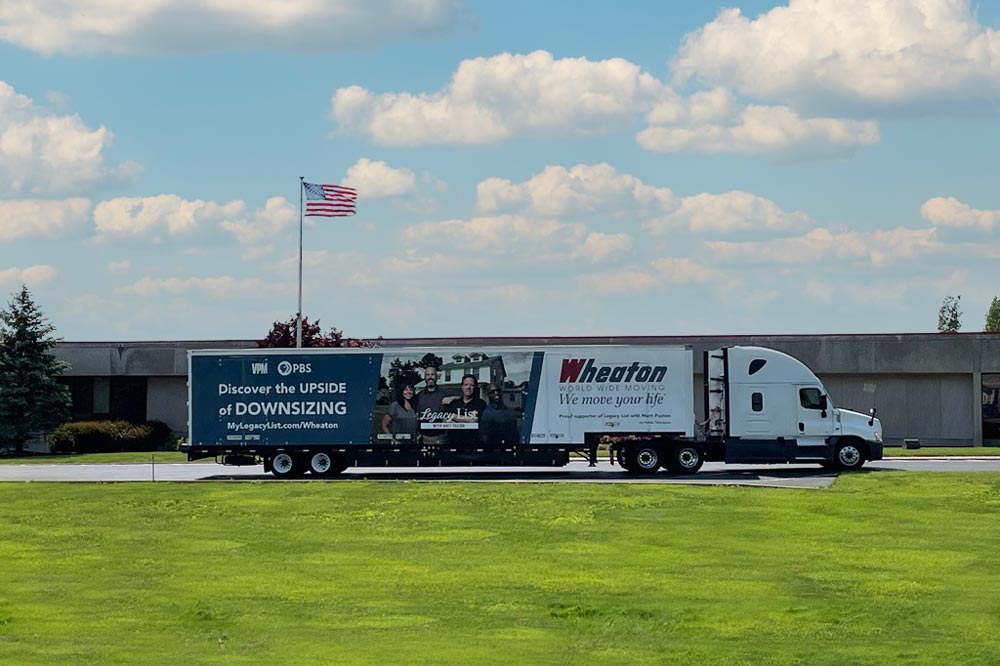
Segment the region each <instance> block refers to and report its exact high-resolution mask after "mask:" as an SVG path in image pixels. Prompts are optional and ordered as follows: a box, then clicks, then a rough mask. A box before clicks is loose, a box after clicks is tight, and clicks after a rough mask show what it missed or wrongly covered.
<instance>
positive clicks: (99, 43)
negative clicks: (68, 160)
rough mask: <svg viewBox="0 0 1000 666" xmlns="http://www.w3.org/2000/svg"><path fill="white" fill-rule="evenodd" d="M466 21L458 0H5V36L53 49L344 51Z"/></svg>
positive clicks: (1, 33) (1, 12)
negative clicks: (250, 0) (135, 0)
mask: <svg viewBox="0 0 1000 666" xmlns="http://www.w3.org/2000/svg"><path fill="white" fill-rule="evenodd" d="M468 22H469V16H468V13H467V11H466V9H465V3H464V2H462V1H461V0H367V1H366V2H363V3H361V2H352V1H351V0H323V1H322V2H319V1H317V0H257V1H256V2H236V1H234V0H146V1H145V2H131V1H130V0H74V1H73V2H65V0H33V1H32V2H30V3H23V2H12V1H9V0H7V1H4V2H0V39H2V40H4V41H8V42H11V43H13V44H17V45H19V46H22V47H24V48H27V49H30V50H32V51H37V52H39V53H43V54H46V55H51V54H54V53H101V52H110V53H127V54H136V53H165V52H166V53H170V52H173V53H189V52H192V51H195V52H197V51H202V52H204V51H216V50H220V49H243V50H247V49H255V50H259V49H281V50H290V51H308V52H321V51H345V50H350V49H357V48H371V47H372V46H373V45H375V44H377V43H379V42H384V41H386V40H390V39H396V38H401V37H430V36H434V35H439V34H443V33H448V32H451V31H453V30H455V29H456V28H458V27H461V26H462V25H464V24H467V23H468Z"/></svg>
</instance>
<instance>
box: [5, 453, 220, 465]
mask: <svg viewBox="0 0 1000 666" xmlns="http://www.w3.org/2000/svg"><path fill="white" fill-rule="evenodd" d="M150 456H155V458H156V462H157V463H179V462H187V454H186V453H181V452H180V451H156V452H155V453H150V452H145V453H76V454H67V455H34V456H24V457H21V458H0V465H52V464H57V463H75V464H78V465H81V464H98V463H104V464H107V463H146V464H149V462H150V460H149V459H150ZM205 462H213V460H212V459H211V458H209V459H208V460H207V461H205Z"/></svg>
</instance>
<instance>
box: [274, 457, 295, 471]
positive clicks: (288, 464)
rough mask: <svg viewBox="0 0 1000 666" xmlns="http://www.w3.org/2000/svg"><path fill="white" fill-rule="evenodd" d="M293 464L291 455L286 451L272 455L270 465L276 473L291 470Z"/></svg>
mask: <svg viewBox="0 0 1000 666" xmlns="http://www.w3.org/2000/svg"><path fill="white" fill-rule="evenodd" d="M293 464H294V463H293V462H292V457H291V456H290V455H288V454H287V453H279V454H278V455H276V456H274V460H272V461H271V467H273V468H274V471H275V472H277V473H278V474H288V473H289V472H291V471H292V465H293Z"/></svg>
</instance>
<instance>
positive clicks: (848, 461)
mask: <svg viewBox="0 0 1000 666" xmlns="http://www.w3.org/2000/svg"><path fill="white" fill-rule="evenodd" d="M834 464H835V465H836V466H837V469H839V470H841V471H844V472H854V471H857V470H859V469H861V467H862V465H864V464H865V450H864V447H862V446H861V445H860V444H858V443H857V442H855V441H854V440H850V439H849V440H847V441H846V442H841V443H840V444H837V452H836V454H834Z"/></svg>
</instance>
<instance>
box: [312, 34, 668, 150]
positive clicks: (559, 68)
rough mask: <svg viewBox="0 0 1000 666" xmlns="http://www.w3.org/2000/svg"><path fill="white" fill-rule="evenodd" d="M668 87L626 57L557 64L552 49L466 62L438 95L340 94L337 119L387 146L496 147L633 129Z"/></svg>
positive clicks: (356, 90) (335, 105)
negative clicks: (541, 136)
mask: <svg viewBox="0 0 1000 666" xmlns="http://www.w3.org/2000/svg"><path fill="white" fill-rule="evenodd" d="M665 90H666V87H665V86H664V85H663V84H662V83H661V82H660V81H659V80H657V79H656V78H655V77H653V76H651V75H650V74H647V73H645V72H643V71H642V70H641V68H640V67H639V66H638V65H635V64H633V63H630V62H628V61H626V60H623V59H621V58H612V59H609V60H602V61H591V60H587V59H586V58H561V59H555V58H553V57H552V54H551V53H548V52H546V51H535V52H534V53H530V54H528V55H519V54H518V55H513V54H510V53H504V54H501V55H497V56H493V57H491V58H474V59H471V60H465V61H463V62H462V63H461V64H460V65H459V66H458V69H457V70H456V71H455V74H454V75H453V76H452V79H451V82H450V83H449V84H448V85H447V86H446V87H445V88H443V89H442V90H440V91H438V92H435V93H430V94H427V93H421V94H418V95H414V94H411V93H408V92H403V93H386V94H382V95H377V96H376V95H375V94H373V93H371V92H370V91H368V90H365V89H364V88H360V87H358V86H351V87H348V88H340V89H339V90H337V91H336V92H335V93H334V95H333V99H332V112H331V117H332V118H333V119H334V120H336V121H337V123H338V124H339V125H340V128H341V129H342V130H344V131H347V132H355V133H362V134H368V135H370V136H371V137H372V139H373V140H374V141H375V142H376V143H380V144H385V145H419V144H431V143H451V144H476V143H492V142H495V141H499V140H501V139H506V138H509V137H511V136H514V135H517V134H531V133H539V132H542V131H548V132H555V133H559V134H600V133H605V132H608V131H610V130H612V129H623V128H628V127H631V126H632V124H633V123H634V121H635V114H636V113H638V112H641V111H645V110H648V109H651V108H652V107H653V106H654V105H655V103H656V101H657V100H658V99H659V98H660V97H661V96H662V95H663V94H665Z"/></svg>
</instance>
